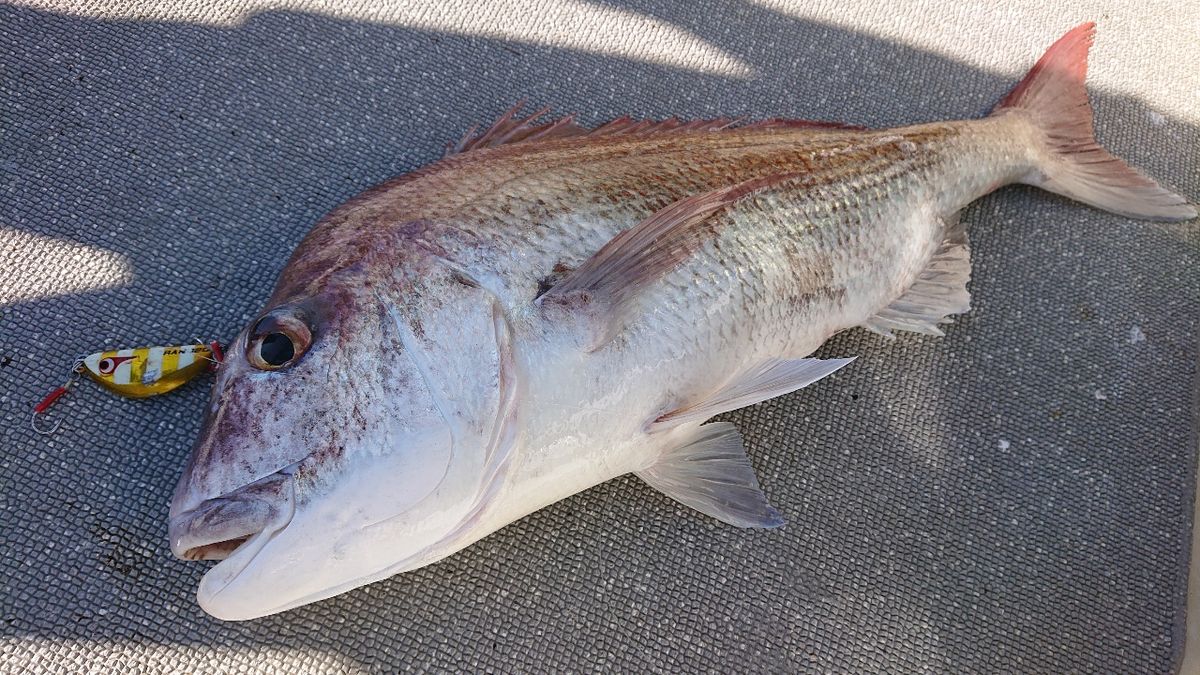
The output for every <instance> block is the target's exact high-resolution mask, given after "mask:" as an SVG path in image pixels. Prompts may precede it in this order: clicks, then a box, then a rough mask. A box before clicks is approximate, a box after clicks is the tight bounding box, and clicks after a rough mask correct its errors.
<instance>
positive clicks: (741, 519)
mask: <svg viewBox="0 0 1200 675" xmlns="http://www.w3.org/2000/svg"><path fill="white" fill-rule="evenodd" d="M637 475H638V477H639V478H641V479H642V480H644V481H646V482H647V483H648V484H649V485H650V486H651V487H653V488H654V489H656V490H658V491H659V492H662V493H664V494H666V495H667V496H668V497H670V498H671V499H674V500H675V501H677V502H679V503H681V504H684V505H686V506H690V507H692V508H693V509H696V510H697V511H699V512H701V513H703V514H706V515H709V516H712V517H713V518H716V519H717V520H720V521H723V522H726V523H729V524H730V525H736V526H738V527H762V528H771V527H779V526H780V525H782V524H783V517H782V516H780V515H779V512H778V511H776V510H775V509H774V508H773V507H772V506H771V505H770V503H768V502H767V498H766V496H765V495H763V493H762V489H761V488H760V487H759V485H758V479H757V478H755V476H754V469H753V467H751V466H750V458H749V457H747V456H746V451H745V449H744V447H743V446H742V437H741V435H740V434H739V433H738V431H737V429H736V428H734V426H733V425H732V424H730V423H728V422H714V423H712V424H705V425H702V426H700V427H697V428H696V430H695V431H694V432H693V433H692V435H691V436H690V437H689V438H688V439H687V440H686V441H685V442H684V444H683V445H682V446H680V447H678V448H676V449H675V450H671V451H669V452H667V453H666V454H664V455H663V456H662V457H661V458H660V459H659V460H658V462H656V463H655V464H654V465H653V466H651V467H649V468H647V469H643V470H642V471H639V472H637Z"/></svg>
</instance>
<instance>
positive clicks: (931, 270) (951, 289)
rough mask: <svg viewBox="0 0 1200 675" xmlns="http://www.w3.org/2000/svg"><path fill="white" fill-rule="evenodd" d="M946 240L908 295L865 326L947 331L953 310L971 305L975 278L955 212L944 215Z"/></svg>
mask: <svg viewBox="0 0 1200 675" xmlns="http://www.w3.org/2000/svg"><path fill="white" fill-rule="evenodd" d="M943 222H944V225H943V232H944V234H943V235H942V243H941V245H940V246H939V247H938V249H937V251H935V252H934V254H933V256H932V257H930V259H929V263H928V264H927V265H926V267H925V270H924V271H923V272H921V274H920V275H919V276H918V277H917V280H916V281H915V282H913V285H912V286H910V287H909V289H908V290H907V291H905V292H904V295H902V296H900V297H899V298H897V299H896V300H895V301H894V302H892V304H890V305H888V306H887V307H885V308H884V309H883V310H882V311H881V312H879V313H878V314H876V315H875V316H873V317H871V318H870V319H868V320H867V322H866V323H864V324H863V328H866V329H868V330H872V331H875V332H876V333H879V334H880V335H884V336H886V337H892V331H893V330H907V331H912V332H914V333H925V334H926V335H945V333H943V332H942V329H940V328H938V326H937V325H938V324H939V323H945V322H946V321H947V320H948V319H947V317H949V316H950V315H951V314H962V313H963V312H965V311H967V310H968V309H970V307H971V295H970V293H968V292H967V281H969V280H970V278H971V252H970V249H969V248H968V246H967V230H966V228H965V227H963V225H962V222H961V221H960V220H959V218H958V214H957V213H956V214H954V215H952V216H950V217H949V218H945V219H944V221H943Z"/></svg>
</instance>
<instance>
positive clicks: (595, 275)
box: [537, 173, 800, 350]
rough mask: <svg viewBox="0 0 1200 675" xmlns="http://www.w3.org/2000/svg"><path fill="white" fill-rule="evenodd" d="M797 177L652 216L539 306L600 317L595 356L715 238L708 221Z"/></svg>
mask: <svg viewBox="0 0 1200 675" xmlns="http://www.w3.org/2000/svg"><path fill="white" fill-rule="evenodd" d="M798 176H800V174H795V173H787V174H772V175H769V176H763V177H759V178H754V179H751V180H748V181H744V182H741V183H738V184H736V185H732V186H729V187H724V188H720V189H717V190H711V191H709V192H702V193H700V194H696V195H692V196H691V197H687V198H684V199H681V200H679V201H677V202H674V203H672V204H670V205H669V206H667V207H665V208H663V209H661V210H659V211H656V212H655V213H654V214H653V215H651V216H650V217H649V218H646V219H645V220H643V221H642V222H640V223H638V224H637V225H634V226H633V227H631V228H629V229H628V230H625V231H623V232H621V233H620V234H618V235H617V236H615V237H613V238H612V239H611V240H609V242H608V243H607V244H605V245H604V246H602V247H601V248H600V250H599V251H597V252H596V253H595V254H594V255H593V256H592V257H591V258H588V259H587V260H586V261H584V263H583V264H582V265H580V266H579V267H578V268H577V269H576V270H575V271H574V272H572V273H571V274H570V275H568V276H567V277H566V278H565V279H563V280H562V281H561V282H560V283H559V284H558V285H556V286H554V287H553V288H551V289H550V290H549V291H547V292H546V293H545V294H544V295H542V296H541V297H540V298H538V300H537V301H538V303H540V304H543V305H546V304H571V303H572V302H573V301H575V300H576V299H583V300H584V301H586V302H588V303H591V304H592V305H593V306H594V307H596V309H597V310H598V311H599V314H600V316H599V317H598V318H599V320H600V322H601V325H600V326H598V327H597V328H598V331H597V333H598V334H597V335H596V339H595V341H594V342H593V344H592V346H591V348H592V349H593V350H595V349H598V348H599V347H601V346H603V345H604V344H605V343H607V342H608V341H609V340H611V339H612V337H613V336H614V335H616V334H617V332H618V331H620V330H621V328H622V327H623V326H624V325H625V322H626V320H627V318H628V313H629V311H630V309H631V307H632V306H633V305H634V304H635V303H634V302H633V301H634V300H635V299H636V298H637V296H638V294H639V293H641V291H642V290H643V289H644V288H645V287H646V286H647V285H649V284H651V283H653V282H655V281H657V280H658V279H660V278H661V277H662V276H663V275H664V274H666V273H668V272H670V271H671V270H673V269H675V267H676V266H677V265H678V264H679V263H681V262H683V261H684V260H685V259H686V258H687V257H688V256H689V255H691V254H692V253H693V252H695V251H696V250H697V249H698V248H700V246H701V245H702V244H703V243H704V242H705V241H707V240H708V239H710V238H712V237H713V236H715V235H716V234H717V233H718V230H717V229H716V228H713V227H705V226H704V224H705V223H706V221H708V219H709V217H711V216H712V215H713V214H715V213H717V212H718V211H720V210H721V209H723V208H725V207H727V206H729V205H731V204H733V203H734V202H736V201H738V200H740V199H742V198H744V197H746V196H747V195H750V194H752V193H754V192H757V191H759V190H762V189H764V188H767V187H770V186H773V185H777V184H779V183H781V182H783V181H786V180H788V179H790V178H796V177H798Z"/></svg>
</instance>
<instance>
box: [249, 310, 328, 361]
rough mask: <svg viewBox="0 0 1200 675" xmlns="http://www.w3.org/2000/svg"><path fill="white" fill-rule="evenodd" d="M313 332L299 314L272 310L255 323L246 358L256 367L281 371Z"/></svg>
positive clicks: (298, 356)
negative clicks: (297, 315)
mask: <svg viewBox="0 0 1200 675" xmlns="http://www.w3.org/2000/svg"><path fill="white" fill-rule="evenodd" d="M311 341H312V333H311V331H310V330H309V328H308V325H307V324H305V323H304V322H303V321H302V320H300V318H299V317H296V316H294V315H292V314H288V313H284V312H272V313H271V314H268V315H266V316H264V317H263V318H262V319H260V320H259V322H258V323H257V324H255V326H254V330H253V331H252V332H251V336H250V341H249V344H248V345H247V347H246V360H247V361H249V362H250V365H252V366H254V367H255V368H258V369H259V370H280V369H282V368H285V367H287V366H290V365H291V364H293V363H295V362H296V360H297V359H299V358H300V357H301V356H303V355H304V352H305V351H306V350H307V349H308V346H309V343H310V342H311Z"/></svg>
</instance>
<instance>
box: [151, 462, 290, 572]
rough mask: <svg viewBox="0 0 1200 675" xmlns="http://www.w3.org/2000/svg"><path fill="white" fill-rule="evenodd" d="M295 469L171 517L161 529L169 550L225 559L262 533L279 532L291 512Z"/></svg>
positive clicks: (184, 555) (195, 557) (188, 555)
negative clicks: (164, 531) (165, 534)
mask: <svg viewBox="0 0 1200 675" xmlns="http://www.w3.org/2000/svg"><path fill="white" fill-rule="evenodd" d="M297 464H298V463H297ZM295 467H296V465H292V466H289V467H286V468H284V469H281V470H279V471H276V472H275V473H273V474H270V475H268V476H266V477H264V478H261V479H259V480H257V481H254V482H253V483H250V484H249V485H245V486H243V487H241V488H238V489H237V490H234V491H232V492H228V493H226V494H223V495H220V496H218V497H213V498H210V499H206V500H204V501H203V502H201V503H199V504H197V505H196V506H195V507H194V508H191V509H189V510H187V511H185V512H183V513H179V514H175V515H173V516H172V517H171V519H170V521H169V523H168V525H167V531H168V536H169V539H170V544H171V552H172V553H174V554H175V556H176V557H177V558H180V559H183V560H225V559H227V558H232V557H234V556H235V555H236V554H237V553H238V552H239V551H240V550H241V549H242V548H244V547H246V546H247V545H248V544H250V543H251V541H253V540H256V539H259V538H261V535H262V534H264V533H266V532H268V531H270V533H272V534H273V533H275V532H277V531H279V530H280V529H282V528H283V527H284V526H286V524H287V523H288V522H289V521H290V520H291V518H292V515H293V514H294V513H295V509H296V500H295V486H294V480H293V478H292V474H293V473H294V472H295Z"/></svg>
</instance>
